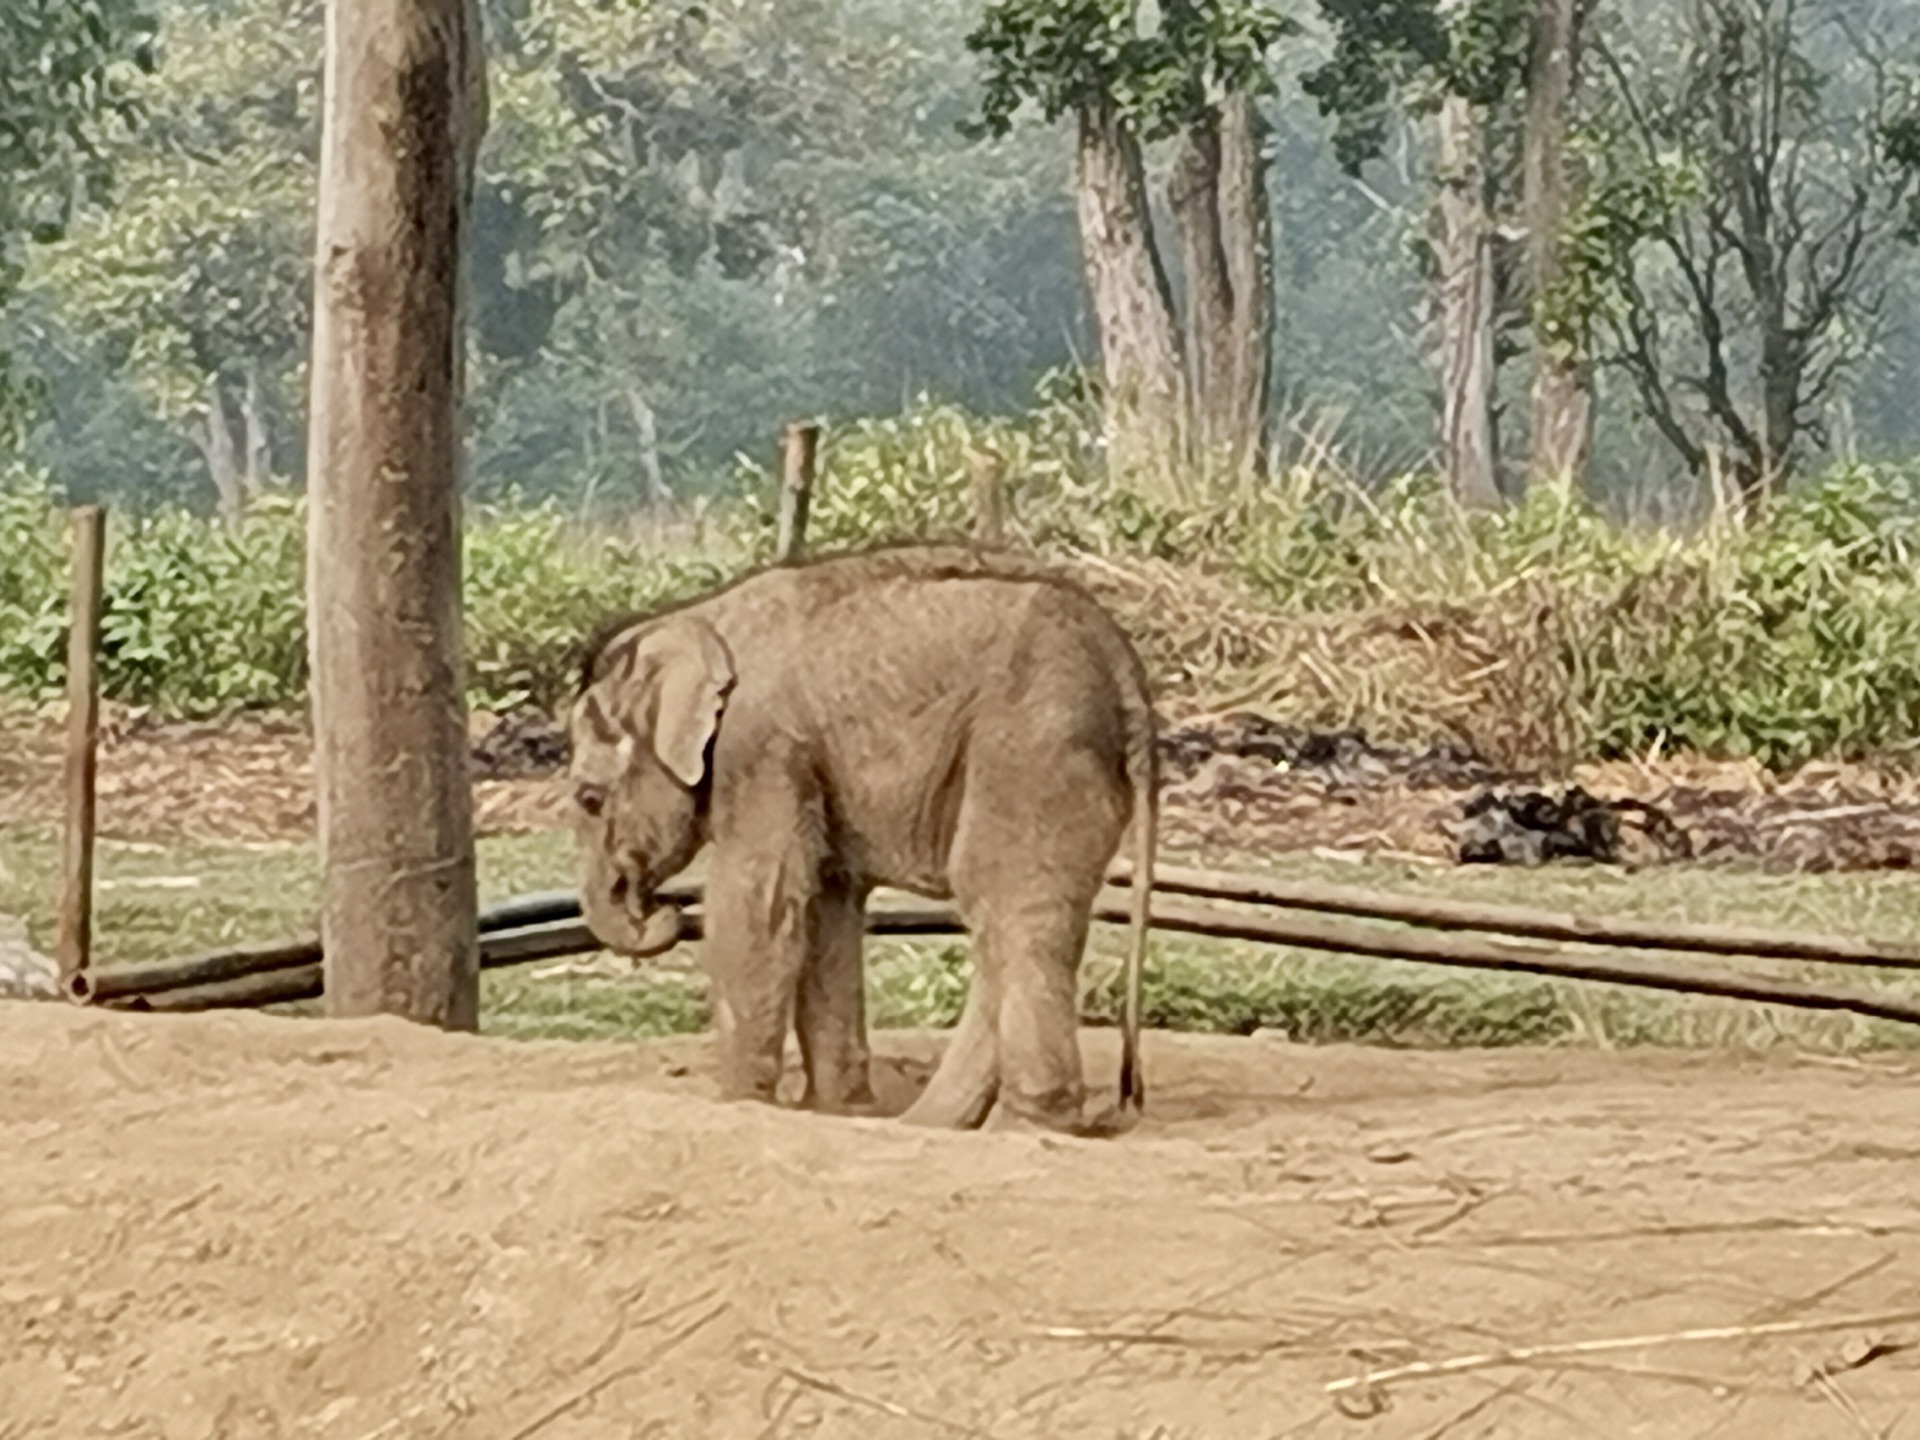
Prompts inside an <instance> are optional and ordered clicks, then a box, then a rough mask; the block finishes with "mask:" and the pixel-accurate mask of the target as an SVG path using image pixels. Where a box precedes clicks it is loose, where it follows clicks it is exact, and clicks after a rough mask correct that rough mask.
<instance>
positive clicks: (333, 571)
mask: <svg viewBox="0 0 1920 1440" xmlns="http://www.w3.org/2000/svg"><path fill="white" fill-rule="evenodd" d="M485 124H486V100H485V80H484V57H483V54H482V51H481V36H480V20H479V15H478V12H477V9H476V8H475V3H474V0H331V3H330V4H329V5H328V7H327V62H326V76H325V101H324V119H323V128H322V135H321V161H320V196H319V217H318V229H319V233H318V242H317V247H316V256H315V262H316V263H315V286H314V290H315V294H314V322H313V392H312V417H311V438H310V454H309V462H308V477H309V480H308V483H309V486H310V489H311V492H312V503H311V509H310V517H311V519H310V528H309V533H308V572H307V584H308V607H309V609H308V614H309V622H310V630H311V635H312V642H311V643H312V651H313V710H314V732H315V771H316V777H315V778H316V781H317V790H318V796H319V830H320V856H321V864H322V869H323V874H324V900H323V908H322V912H321V937H322V940H323V943H324V945H325V953H326V991H327V1000H328V1006H329V1009H330V1010H331V1011H332V1013H334V1014H336V1015H366V1014H373V1013H381V1012H385V1013H392V1014H398V1015H404V1016H406V1017H408V1018H410V1019H413V1020H417V1021H422V1022H425V1023H429V1024H435V1025H441V1026H446V1027H450V1028H455V1029H472V1028H474V1026H475V1025H476V1024H477V1021H478V1012H479V968H478V947H477V944H476V934H475V926H476V921H475V914H476V896H475V886H474V859H473V817H472V798H471V794H470V791H469V788H468V787H469V781H468V774H467V729H466V714H465V706H464V703H463V699H462V693H461V690H462V669H463V657H462V650H461V639H460V575H461V564H460V543H461V529H460V471H461V451H460V435H459V428H458V400H459V395H460V388H461V384H462V378H463V377H462V364H461V350H462V336H463V318H464V317H463V305H462V297H461V294H460V288H461V284H462V280H463V254H464V251H465V248H466V244H465V242H466V233H465V232H466V222H467V215H468V213H469V210H468V206H469V202H470V196H471V189H472V176H473V158H474V151H475V148H476V146H477V144H478V142H479V138H480V135H481V132H482V131H483V129H484V128H485Z"/></svg>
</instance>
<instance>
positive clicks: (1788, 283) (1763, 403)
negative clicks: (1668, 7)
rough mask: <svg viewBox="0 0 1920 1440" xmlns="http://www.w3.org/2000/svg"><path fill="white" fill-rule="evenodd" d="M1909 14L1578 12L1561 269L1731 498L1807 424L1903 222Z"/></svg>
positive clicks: (1750, 6) (1854, 347) (1756, 481)
mask: <svg viewBox="0 0 1920 1440" xmlns="http://www.w3.org/2000/svg"><path fill="white" fill-rule="evenodd" d="M1914 19H1915V17H1913V16H1912V15H1910V14H1909V13H1908V12H1907V8H1906V7H1896V6H1892V5H1882V6H1877V7H1875V8H1874V13H1872V14H1870V15H1861V14H1858V13H1853V14H1849V13H1847V12H1846V11H1844V10H1842V9H1840V8H1838V7H1828V6H1821V5H1816V4H1813V3H1806V0H1689V3H1688V4H1686V5H1683V6H1677V7H1675V8H1674V9H1673V11H1672V12H1671V13H1663V12H1662V13H1655V14H1653V15H1641V16H1637V17H1636V18H1635V20H1634V23H1631V24H1629V23H1626V22H1625V21H1620V22H1617V23H1614V24H1611V25H1608V26H1606V27H1605V28H1604V29H1603V30H1600V31H1597V32H1596V38H1597V41H1598V43H1597V44H1596V47H1595V50H1596V57H1597V59H1598V60H1599V61H1600V65H1601V74H1602V75H1603V76H1604V79H1605V84H1604V85H1602V86H1597V87H1596V89H1597V90H1598V91H1599V94H1598V95H1597V96H1596V101H1597V104H1596V112H1595V117H1594V127H1595V130H1594V137H1593V139H1592V140H1591V141H1590V142H1589V143H1588V145H1587V147H1586V149H1587V155H1588V165H1589V166H1590V168H1591V169H1592V171H1593V172H1594V176H1595V179H1594V182H1593V188H1592V191H1591V194H1590V195H1589V197H1588V198H1587V200H1586V201H1585V202H1584V204H1583V206H1582V213H1581V215H1580V217H1579V219H1578V221H1577V222H1576V227H1575V228H1576V232H1577V234H1576V237H1575V238H1576V244H1577V250H1576V254H1577V256H1578V265H1579V273H1578V275H1577V276H1575V277H1572V283H1573V284H1574V285H1575V286H1576V289H1577V290H1578V291H1580V292H1581V293H1582V294H1584V297H1585V300H1586V304H1587V306H1588V311H1589V313H1590V314H1591V315H1592V316H1593V317H1594V319H1595V321H1596V323H1597V325H1598V327H1599V330H1600V333H1601V335H1602V336H1603V338H1604V343H1605V350H1604V353H1603V355H1602V357H1601V358H1602V359H1603V360H1604V361H1605V362H1606V363H1608V364H1610V365H1612V366H1613V367H1615V368H1616V369H1617V370H1619V371H1620V372H1621V373H1622V374H1623V375H1624V376H1625V377H1626V378H1627V379H1628V380H1629V382H1630V383H1631V385H1632V386H1633V389H1634V391H1635V393H1636V395H1637V396H1638V398H1639V401H1640V403H1641V404H1642V406H1643V407H1644V409H1645V411H1646V413H1647V415H1648V416H1649V417H1650V418H1651V420H1652V421H1653V423H1654V424H1655V425H1656V426H1657V427H1658V430H1659V432H1660V434H1661V436H1662V437H1663V438H1664V439H1665V440H1666V442H1667V443H1668V444H1669V445H1670V446H1671V447H1672V449H1673V451H1674V453H1675V454H1677V455H1678V457H1679V458H1680V460H1681V461H1682V462H1683V464H1684V465H1685V467H1686V468H1687V470H1689V471H1690V472H1693V473H1696V474H1698V473H1702V472H1704V471H1705V470H1706V469H1707V468H1708V466H1709V463H1710V461H1711V460H1712V459H1713V457H1715V456H1716V455H1723V456H1724V457H1725V459H1726V462H1727V465H1728V468H1729V470H1730V472H1731V474H1732V478H1733V480H1734V482H1735V484H1736V486H1737V488H1738V492H1739V495H1740V497H1741V499H1742V501H1743V502H1744V503H1745V504H1747V505H1749V506H1750V505H1752V504H1755V503H1758V502H1759V501H1760V500H1762V499H1763V498H1764V497H1765V496H1766V495H1767V494H1768V493H1770V492H1772V491H1774V490H1776V489H1777V488H1778V487H1779V486H1780V485H1782V484H1784V483H1785V481H1786V480H1787V478H1788V477H1789V476H1790V475H1791V474H1792V473H1793V471H1794V469H1795V468H1796V467H1797V466H1798V465H1799V464H1800V462H1801V461H1802V460H1803V459H1804V457H1805V455H1806V454H1807V452H1808V451H1809V449H1810V448H1813V447H1818V446H1820V445H1822V444H1824V443H1825V441H1826V439H1827V425H1828V406H1829V405H1830V404H1831V402H1833V401H1834V400H1835V399H1836V398H1837V396H1838V395H1839V393H1840V389H1841V387H1842V386H1843V385H1844V383H1845V381H1846V379H1847V377H1848V373H1849V369H1850V367H1851V366H1852V365H1853V364H1854V363H1855V362H1856V361H1858V360H1859V359H1860V358H1861V357H1862V355H1863V354H1864V353H1865V352H1866V348H1867V347H1868V346H1869V345H1870V344H1871V341H1872V337H1873V335H1874V330H1875V327H1876V323H1877V321H1878V319H1879V317H1880V315H1881V314H1882V312H1883V308H1884V306H1885V303H1886V285H1887V281H1888V277H1889V274H1890V268H1889V267H1890V266H1891V264H1892V262H1893V260H1894V254H1895V247H1896V242H1897V241H1898V240H1899V239H1900V238H1901V237H1902V236H1903V234H1907V233H1911V230H1912V219H1913V213H1912V210H1911V205H1912V202H1913V198H1914V195H1915V165H1916V163H1920V119H1916V116H1917V115H1920V111H1916V109H1915V108H1914V96H1913V92H1912V90H1911V88H1910V86H1909V84H1908V83H1907V80H1906V75H1907V74H1908V72H1907V71H1906V69H1905V67H1904V66H1903V65H1902V64H1901V63H1899V57H1900V56H1901V54H1902V53H1903V52H1904V53H1905V54H1907V55H1911V54H1913V53H1915V52H1914V50H1913V42H1914V40H1915V38H1916V32H1915V25H1914ZM1823 62H1824V63H1823Z"/></svg>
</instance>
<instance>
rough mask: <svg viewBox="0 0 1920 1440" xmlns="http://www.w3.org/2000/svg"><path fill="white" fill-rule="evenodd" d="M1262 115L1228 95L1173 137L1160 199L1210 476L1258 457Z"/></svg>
mask: <svg viewBox="0 0 1920 1440" xmlns="http://www.w3.org/2000/svg"><path fill="white" fill-rule="evenodd" d="M1260 144H1261V134H1260V116H1259V112H1258V110H1257V108H1256V106H1255V104H1254V101H1253V99H1252V98H1251V97H1250V96H1246V95H1235V96H1230V97H1229V98H1228V99H1227V100H1226V101H1225V102H1223V104H1222V105H1221V106H1220V108H1219V109H1218V110H1214V111H1210V112H1208V113H1207V114H1205V115H1203V116H1201V117H1200V118H1199V119H1197V120H1195V121H1194V122H1193V123H1192V124H1190V125H1189V126H1188V127H1187V128H1186V130H1185V131H1184V133H1183V134H1182V136H1181V142H1180V150H1179V155H1178V157H1177V158H1176V160H1175V163H1174V172H1173V179H1172V182H1171V184H1170V186H1169V191H1168V200H1169V202H1170V204H1171V207H1172V210H1173V217H1174V223H1175V227H1176V229H1177V231H1178V234H1179V237H1180V260H1181V271H1182V273H1183V275H1184V278H1185V280H1186V307H1185V322H1186V323H1185V327H1184V338H1185V343H1186V360H1187V384H1188V388H1189V393H1190V395H1191V397H1192V413H1193V420H1194V440H1195V442H1196V449H1197V451H1198V455H1199V457H1200V458H1201V459H1202V460H1203V462H1204V464H1205V465H1206V468H1207V469H1208V471H1209V472H1210V473H1212V474H1216V475H1217V474H1227V475H1237V474H1239V473H1240V472H1241V470H1242V469H1243V468H1244V467H1245V466H1246V465H1248V464H1249V463H1250V462H1253V461H1255V460H1256V459H1257V458H1258V455H1259V451H1260V442H1261V439H1262V433H1261V432H1262V429H1263V427H1264V425H1265V422H1266V403H1267V381H1268V374H1269V371H1270V367H1271V355H1272V323H1273V285H1272V277H1271V272H1270V264H1271V260H1270V254H1271V243H1270V237H1269V229H1270V222H1269V219H1268V213H1267V190H1266V174H1265V168H1264V163H1263V159H1262V156H1261V153H1260Z"/></svg>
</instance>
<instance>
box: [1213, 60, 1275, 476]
mask: <svg viewBox="0 0 1920 1440" xmlns="http://www.w3.org/2000/svg"><path fill="white" fill-rule="evenodd" d="M1272 213H1273V212H1272V207H1271V206H1270V205H1269V204H1268V202H1267V157H1266V121H1265V119H1264V118H1263V117H1262V116H1261V114H1260V107H1259V104H1258V102H1257V101H1256V100H1255V99H1254V98H1253V97H1252V96H1251V95H1234V96H1231V97H1229V98H1228V100H1227V102H1226V104H1225V105H1224V106H1223V107H1222V110H1221V115H1220V233H1221V237H1222V246H1223V248H1224V249H1225V251H1226V256H1227V283H1228V285H1229V286H1230V287H1231V288H1232V290H1233V339H1232V345H1231V353H1232V359H1233V380H1232V385H1233V399H1234V404H1233V411H1232V425H1233V431H1232V433H1233V435H1234V437H1235V438H1234V443H1235V453H1234V461H1235V464H1236V465H1245V464H1248V463H1252V464H1255V465H1258V464H1260V463H1261V461H1262V459H1263V458H1264V457H1263V453H1262V452H1263V450H1264V446H1265V440H1266V426H1267V395H1268V390H1269V388H1270V386H1271V384H1272V377H1273V329H1274V320H1273V220H1272Z"/></svg>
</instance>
